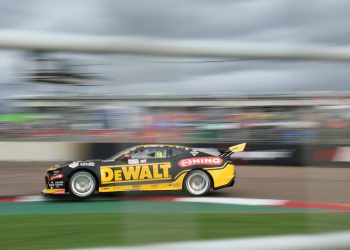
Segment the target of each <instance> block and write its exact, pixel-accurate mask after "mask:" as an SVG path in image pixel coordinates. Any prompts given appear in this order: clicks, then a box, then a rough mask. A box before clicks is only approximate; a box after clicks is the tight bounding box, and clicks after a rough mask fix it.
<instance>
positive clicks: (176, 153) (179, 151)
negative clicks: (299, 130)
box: [169, 148, 184, 157]
mask: <svg viewBox="0 0 350 250" xmlns="http://www.w3.org/2000/svg"><path fill="white" fill-rule="evenodd" d="M183 153H184V150H183V149H180V148H170V149H169V155H170V157H176V156H179V155H181V154H183Z"/></svg>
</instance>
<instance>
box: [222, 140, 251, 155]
mask: <svg viewBox="0 0 350 250" xmlns="http://www.w3.org/2000/svg"><path fill="white" fill-rule="evenodd" d="M246 144H247V143H241V144H237V145H234V146H231V147H229V148H228V149H226V150H225V151H223V152H222V153H221V154H220V156H222V157H230V156H231V155H232V154H234V153H237V152H242V151H244V149H245V146H246Z"/></svg>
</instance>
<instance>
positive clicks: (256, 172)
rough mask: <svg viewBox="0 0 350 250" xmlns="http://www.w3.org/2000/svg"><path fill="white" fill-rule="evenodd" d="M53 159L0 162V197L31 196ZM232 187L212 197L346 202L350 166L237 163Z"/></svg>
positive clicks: (163, 193)
mask: <svg viewBox="0 0 350 250" xmlns="http://www.w3.org/2000/svg"><path fill="white" fill-rule="evenodd" d="M55 164H56V162H0V196H16V195H35V194H39V193H40V190H41V189H42V188H43V187H44V176H45V173H46V169H47V168H48V167H49V166H52V165H55ZM237 171H238V172H237V173H238V176H237V182H236V184H235V185H234V187H230V188H225V189H221V190H216V191H213V192H211V193H210V194H209V196H213V197H244V198H261V199H283V200H295V201H312V202H334V203H343V204H344V203H345V204H349V203H350V192H349V191H350V168H334V167H286V166H273V167H272V166H271V167H270V166H238V167H237ZM110 195H112V196H164V195H174V196H179V195H183V194H182V193H181V192H143V193H115V194H110Z"/></svg>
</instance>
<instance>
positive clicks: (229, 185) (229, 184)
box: [213, 177, 235, 190]
mask: <svg viewBox="0 0 350 250" xmlns="http://www.w3.org/2000/svg"><path fill="white" fill-rule="evenodd" d="M233 185H235V178H234V177H233V179H232V180H231V181H230V182H229V183H227V184H226V185H223V186H220V187H216V188H213V189H214V190H218V189H221V188H226V187H232V186H233Z"/></svg>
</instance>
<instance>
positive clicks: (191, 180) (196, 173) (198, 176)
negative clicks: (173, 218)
mask: <svg viewBox="0 0 350 250" xmlns="http://www.w3.org/2000/svg"><path fill="white" fill-rule="evenodd" d="M210 187H211V179H210V178H209V176H208V175H207V174H206V173H205V172H203V171H201V170H193V171H191V172H190V173H188V174H187V175H186V178H185V182H184V186H183V189H184V191H186V192H187V193H189V194H191V195H194V196H200V195H205V194H207V193H208V192H209V190H210Z"/></svg>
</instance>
